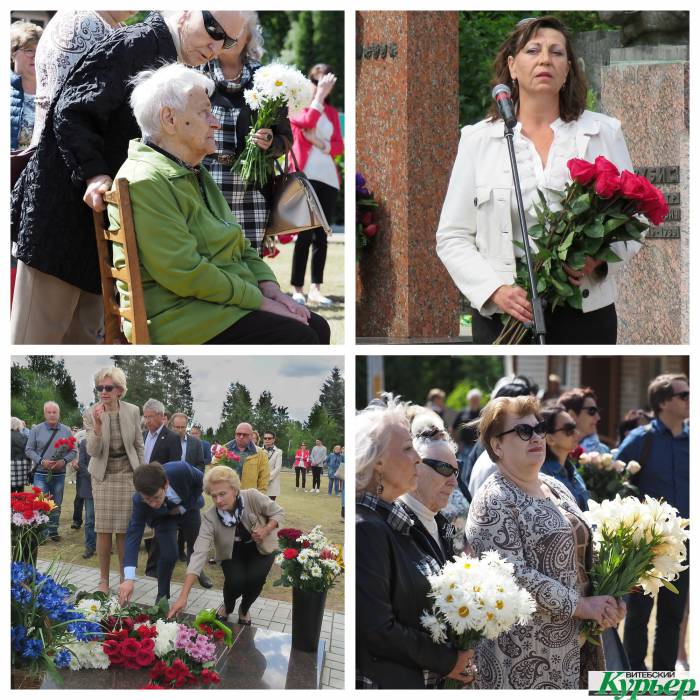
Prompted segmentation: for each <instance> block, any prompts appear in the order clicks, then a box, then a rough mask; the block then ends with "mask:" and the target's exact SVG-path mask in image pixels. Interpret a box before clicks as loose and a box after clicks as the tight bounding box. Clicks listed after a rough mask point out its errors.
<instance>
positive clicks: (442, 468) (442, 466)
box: [422, 458, 462, 476]
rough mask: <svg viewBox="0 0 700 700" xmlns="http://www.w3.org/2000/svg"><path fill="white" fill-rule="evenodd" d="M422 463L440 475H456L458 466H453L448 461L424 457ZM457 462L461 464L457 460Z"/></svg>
mask: <svg viewBox="0 0 700 700" xmlns="http://www.w3.org/2000/svg"><path fill="white" fill-rule="evenodd" d="M422 461H423V464H425V465H426V466H428V467H430V468H431V469H433V470H434V471H436V472H437V473H438V474H439V475H440V476H457V474H459V467H453V466H452V465H451V464H450V463H449V462H442V461H441V460H439V459H427V458H426V459H424V460H422ZM457 464H459V466H462V465H461V464H460V462H459V460H457Z"/></svg>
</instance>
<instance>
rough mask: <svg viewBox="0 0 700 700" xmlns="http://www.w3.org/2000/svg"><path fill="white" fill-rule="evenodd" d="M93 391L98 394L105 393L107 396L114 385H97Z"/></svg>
mask: <svg viewBox="0 0 700 700" xmlns="http://www.w3.org/2000/svg"><path fill="white" fill-rule="evenodd" d="M95 389H96V390H97V391H100V392H102V391H106V392H107V393H108V394H109V392H110V391H112V390H113V389H114V384H98V385H97V386H96V387H95Z"/></svg>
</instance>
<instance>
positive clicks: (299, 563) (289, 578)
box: [275, 525, 344, 593]
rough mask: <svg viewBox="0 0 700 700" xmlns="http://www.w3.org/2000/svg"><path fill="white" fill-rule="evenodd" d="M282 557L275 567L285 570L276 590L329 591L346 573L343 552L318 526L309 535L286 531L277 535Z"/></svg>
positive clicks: (298, 531) (276, 583)
mask: <svg viewBox="0 0 700 700" xmlns="http://www.w3.org/2000/svg"><path fill="white" fill-rule="evenodd" d="M277 538H278V541H279V546H280V549H281V551H280V553H279V554H278V555H277V557H276V558H275V563H276V564H277V565H278V566H279V567H280V568H281V569H282V572H281V575H280V578H279V579H278V580H277V581H275V585H276V586H292V587H293V588H297V589H298V590H301V591H315V592H318V593H320V592H323V591H327V590H328V589H329V588H331V587H332V586H333V584H334V583H335V580H336V579H337V578H338V576H340V574H341V573H342V572H343V568H344V567H343V559H342V551H341V548H340V547H339V546H338V545H334V544H331V543H330V542H329V541H328V540H327V539H326V536H325V535H324V534H323V532H322V531H321V526H320V525H317V526H316V527H314V528H313V529H312V530H310V531H309V532H306V533H305V532H302V531H301V530H296V529H293V528H284V529H282V530H280V531H279V532H278V533H277Z"/></svg>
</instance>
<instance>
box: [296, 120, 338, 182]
mask: <svg viewBox="0 0 700 700" xmlns="http://www.w3.org/2000/svg"><path fill="white" fill-rule="evenodd" d="M332 136H333V124H332V123H331V120H330V119H329V118H328V117H327V116H326V115H325V113H324V114H321V117H320V118H319V120H318V122H316V138H318V139H320V140H321V141H323V142H324V143H330V142H331V137H332ZM304 173H305V174H306V177H308V178H309V180H317V181H318V182H323V183H324V184H326V185H328V186H329V187H332V188H333V189H335V190H337V189H338V171H337V170H336V169H335V163H334V161H333V158H331V156H330V154H329V153H324V152H323V151H322V150H321V149H320V148H318V147H316V146H313V145H312V146H311V151H309V158H308V160H307V161H306V165H305V166H304Z"/></svg>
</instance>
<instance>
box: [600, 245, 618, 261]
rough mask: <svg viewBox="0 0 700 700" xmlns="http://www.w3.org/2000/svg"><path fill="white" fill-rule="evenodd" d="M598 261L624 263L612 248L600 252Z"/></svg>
mask: <svg viewBox="0 0 700 700" xmlns="http://www.w3.org/2000/svg"><path fill="white" fill-rule="evenodd" d="M596 259H597V260H605V262H622V258H621V257H620V256H619V255H618V254H617V253H616V252H615V251H614V250H613V249H612V248H605V249H603V250H600V251H598V254H597V255H596Z"/></svg>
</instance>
